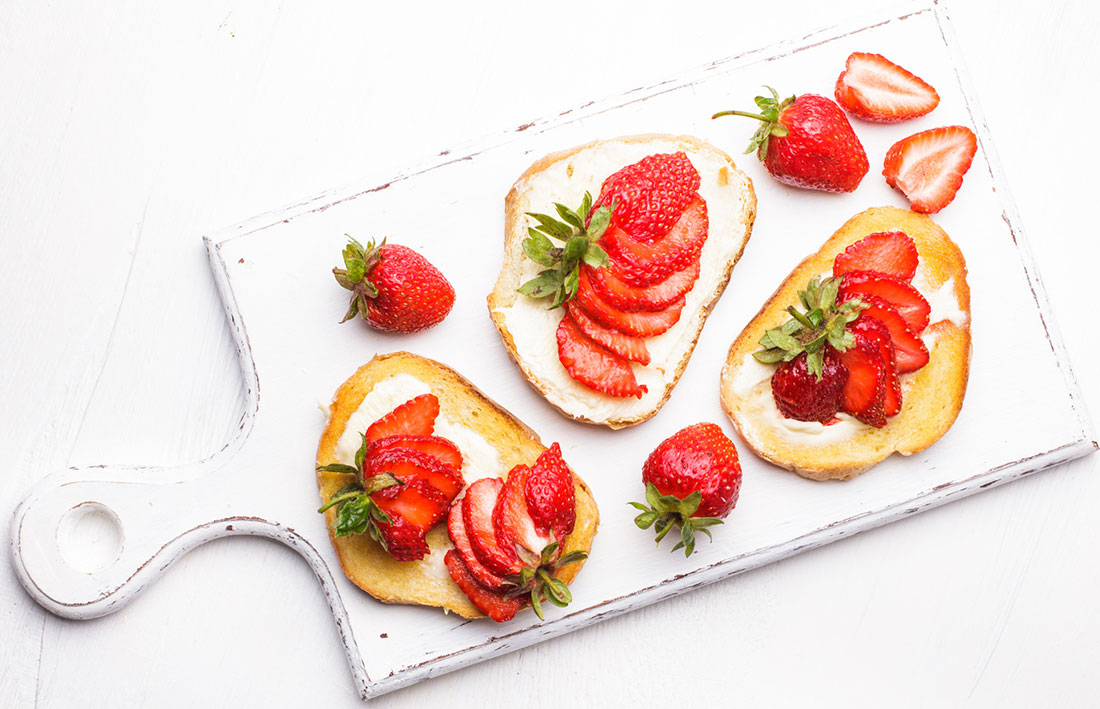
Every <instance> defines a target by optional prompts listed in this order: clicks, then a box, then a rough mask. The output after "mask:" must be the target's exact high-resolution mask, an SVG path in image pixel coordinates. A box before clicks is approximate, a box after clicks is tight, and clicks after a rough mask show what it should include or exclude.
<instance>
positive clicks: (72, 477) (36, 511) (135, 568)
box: [11, 459, 316, 619]
mask: <svg viewBox="0 0 1100 709" xmlns="http://www.w3.org/2000/svg"><path fill="white" fill-rule="evenodd" d="M223 463H224V459H223V460H219V461H217V462H216V463H215V462H214V461H212V460H211V461H205V462H202V463H197V464H194V465H190V466H183V467H176V468H142V467H134V466H95V467H91V468H75V469H71V470H68V471H65V473H63V474H60V475H55V476H51V477H49V478H47V479H45V480H44V481H43V482H42V483H41V484H40V485H39V486H38V487H37V488H36V489H35V490H34V491H33V492H32V493H31V494H30V495H29V496H28V497H27V498H26V499H25V500H24V501H23V503H22V504H21V505H20V506H19V508H18V509H17V510H16V513H15V516H14V518H13V520H12V530H11V545H12V560H13V563H14V566H15V571H16V574H17V575H18V576H19V579H20V581H21V582H22V584H23V586H24V587H25V588H26V590H27V592H28V593H29V594H30V595H31V596H32V597H33V598H34V599H35V600H36V601H38V603H40V604H42V605H43V606H44V607H45V608H47V609H48V610H50V611H52V612H53V613H56V614H57V615H60V616H63V617H66V618H78V619H83V618H95V617H98V616H102V615H106V614H108V613H112V612H114V611H116V610H118V609H119V608H122V607H123V606H124V605H126V603H128V602H129V601H131V600H133V598H134V597H135V596H136V595H137V594H138V593H139V592H140V591H141V590H142V589H143V588H144V587H145V586H146V585H147V584H148V583H149V582H150V581H152V580H154V579H156V578H157V577H158V576H159V575H160V574H161V573H162V572H163V571H164V570H165V569H167V568H168V567H169V566H171V564H172V562H174V561H175V560H176V559H178V558H179V557H180V556H182V555H183V554H185V553H186V552H188V551H190V550H191V549H194V548H195V547H197V546H199V545H200V544H204V543H205V542H208V541H210V540H212V539H216V538H218V537H224V536H230V535H237V534H252V535H262V536H268V537H273V538H275V539H278V540H279V541H282V542H284V543H287V544H289V545H290V546H292V547H297V551H299V552H302V553H303V554H304V555H305V556H307V558H308V557H309V554H308V551H307V550H306V549H303V548H302V546H301V542H302V541H304V540H301V539H300V537H299V536H298V535H297V534H296V533H294V531H293V528H292V527H290V526H288V525H286V524H284V522H285V521H286V520H283V521H282V522H280V521H277V520H278V519H279V518H278V517H277V516H275V514H273V513H275V510H270V509H266V508H267V507H268V505H266V504H264V501H265V497H266V496H265V495H263V494H262V491H257V490H256V485H255V482H254V481H250V480H249V476H248V475H242V474H239V473H234V472H233V471H232V470H225V469H221V468H223V467H224V465H223ZM231 467H236V466H231ZM257 508H260V509H257ZM233 510H236V512H233ZM240 510H255V512H256V513H257V515H258V516H242V515H241V514H240ZM259 515H262V516H259ZM306 546H308V544H307V545H306ZM310 549H312V547H310ZM313 555H314V556H316V552H314V554H313ZM310 561H311V562H313V561H314V560H312V559H311V560H310ZM315 567H316V565H315Z"/></svg>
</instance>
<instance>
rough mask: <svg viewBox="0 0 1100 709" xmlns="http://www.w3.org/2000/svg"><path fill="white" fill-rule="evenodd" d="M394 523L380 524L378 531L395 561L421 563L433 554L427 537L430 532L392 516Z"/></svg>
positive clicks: (401, 518)
mask: <svg viewBox="0 0 1100 709" xmlns="http://www.w3.org/2000/svg"><path fill="white" fill-rule="evenodd" d="M390 516H391V517H393V521H392V522H379V523H378V531H379V532H381V534H382V538H383V539H384V540H385V541H386V551H387V552H389V555H390V556H392V557H393V558H394V560H395V561H419V560H420V559H423V558H424V557H425V556H427V555H428V554H430V553H431V549H430V548H429V547H428V541H427V539H426V538H425V535H426V534H427V533H428V530H426V529H424V528H423V527H417V526H415V525H413V524H412V523H411V522H408V521H407V520H405V519H404V518H403V517H399V516H394V515H390Z"/></svg>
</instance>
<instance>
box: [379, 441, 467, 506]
mask: <svg viewBox="0 0 1100 709" xmlns="http://www.w3.org/2000/svg"><path fill="white" fill-rule="evenodd" d="M368 450H369V449H368ZM381 473H389V474H391V475H393V476H394V477H395V478H397V479H398V480H401V481H402V482H408V481H410V480H415V479H420V480H425V481H427V482H428V484H430V485H431V486H432V487H434V488H435V489H436V490H439V491H440V492H441V493H443V495H444V496H445V497H446V498H447V500H446V502H447V504H448V505H449V504H450V503H451V500H453V499H455V497H456V496H457V495H458V493H459V492H461V491H462V487H463V486H464V485H465V484H466V483H465V481H464V480H463V479H462V475H461V474H460V473H459V472H458V470H457V469H456V468H455V467H454V466H452V465H450V464H449V463H444V462H443V461H441V460H439V459H438V458H436V457H434V456H431V455H428V454H427V453H422V452H420V451H417V450H413V449H411V448H388V449H385V450H380V451H377V452H375V453H374V454H373V455H369V454H368V455H367V457H366V458H364V461H363V477H364V479H369V478H372V477H374V476H375V475H379V474H381ZM410 521H411V520H410ZM437 521H438V520H437Z"/></svg>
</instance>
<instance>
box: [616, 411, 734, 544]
mask: <svg viewBox="0 0 1100 709" xmlns="http://www.w3.org/2000/svg"><path fill="white" fill-rule="evenodd" d="M642 481H643V482H644V483H645V497H646V502H647V503H648V505H645V504H642V503H640V502H631V503H630V504H631V505H633V506H634V507H635V508H637V509H639V510H641V514H639V515H638V516H637V517H635V518H634V523H635V524H636V525H638V527H639V529H649V528H650V527H654V529H655V530H656V532H657V543H658V544H660V542H661V540H662V539H664V537H665V535H666V534H668V532H669V530H671V529H672V528H673V527H679V528H680V541H679V542H678V543H677V544H676V546H674V547H673V548H672V551H676V550H677V549H683V550H684V556H691V555H692V553H694V552H695V531H696V530H699V531H702V532H703V533H704V534H706V535H707V536H708V537H710V530H709V529H707V527H712V526H714V525H716V524H721V523H722V519H721V518H723V517H725V516H726V515H728V514H729V512H730V510H732V509H733V507H734V505H736V504H737V495H738V493H739V492H740V491H741V464H740V462H738V459H737V449H736V448H734V447H733V441H731V440H730V439H729V438H728V437H727V436H726V434H724V433H722V429H721V428H719V427H718V426H716V425H714V424H713V423H697V424H695V425H694V426H688V427H687V428H684V429H681V430H680V431H678V432H676V433H675V434H673V435H672V436H671V437H669V438H666V439H665V440H664V441H662V442H661V444H660V445H658V446H657V448H656V449H655V450H654V451H653V452H652V453H650V454H649V458H647V459H646V462H645V466H644V467H643V468H642Z"/></svg>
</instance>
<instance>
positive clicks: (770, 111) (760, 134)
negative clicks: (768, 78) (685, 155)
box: [711, 86, 795, 160]
mask: <svg viewBox="0 0 1100 709" xmlns="http://www.w3.org/2000/svg"><path fill="white" fill-rule="evenodd" d="M764 88H765V89H767V90H768V91H770V92H771V96H770V97H769V96H757V97H756V99H755V100H756V107H757V108H759V109H760V113H749V112H747V111H719V112H718V113H715V114H714V115H713V116H711V118H712V119H714V118H719V117H721V116H744V117H745V118H755V119H756V120H758V121H761V124H760V127H759V128H757V129H756V132H755V133H753V136H752V140H750V141H749V147H748V149H746V150H745V154H746V155H748V154H749V153H751V152H752V151H754V150H755V151H756V156H757V157H758V158H760V159H761V160H763V159H764V158H765V157H766V156H767V154H768V143H769V142H770V141H771V137H772V136H773V135H774V136H775V137H776V138H784V137H786V136H787V134H788V133H790V129H788V128H787V126H785V125H783V123H782V122H780V120H779V116H780V114H781V113H783V111H784V110H786V108H787V107H788V106H790V105H791V104H792V103H794V101H795V97H794V96H791V97H789V98H785V99H783V100H780V99H779V94H778V93H776V91H775V89H773V88H772V87H770V86H765V87H764Z"/></svg>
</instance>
